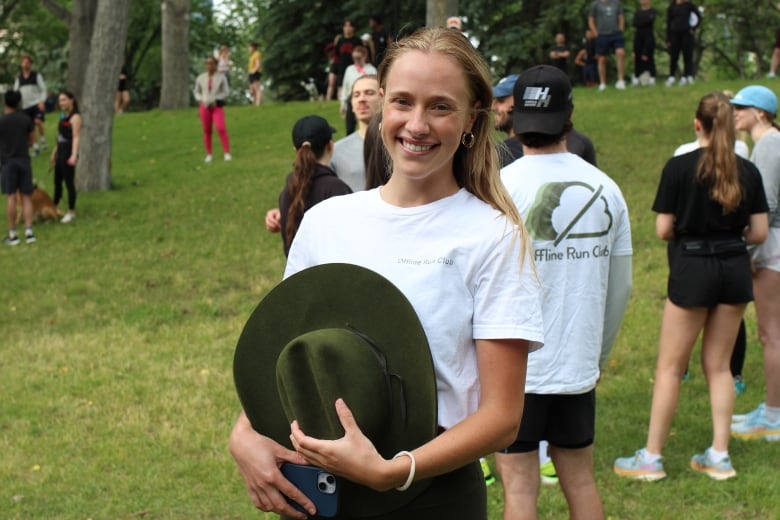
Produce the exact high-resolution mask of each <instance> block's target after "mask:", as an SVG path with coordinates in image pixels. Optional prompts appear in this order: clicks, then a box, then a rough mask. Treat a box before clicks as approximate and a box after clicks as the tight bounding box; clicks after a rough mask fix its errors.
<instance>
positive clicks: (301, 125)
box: [292, 116, 336, 148]
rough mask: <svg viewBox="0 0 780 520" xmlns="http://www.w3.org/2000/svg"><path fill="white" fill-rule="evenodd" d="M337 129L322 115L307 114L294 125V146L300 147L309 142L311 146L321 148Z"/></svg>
mask: <svg viewBox="0 0 780 520" xmlns="http://www.w3.org/2000/svg"><path fill="white" fill-rule="evenodd" d="M334 133H336V129H335V128H333V127H332V126H330V123H328V121H326V120H325V119H324V118H322V117H320V116H305V117H302V118H300V119H299V120H298V121H297V122H296V123H295V126H293V130H292V139H293V146H295V148H300V147H301V146H303V143H305V142H308V143H309V144H310V145H311V146H313V147H316V148H321V147H323V146H325V145H326V144H328V142H329V141H330V140H331V139H332V138H333V134H334Z"/></svg>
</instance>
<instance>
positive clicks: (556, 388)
mask: <svg viewBox="0 0 780 520" xmlns="http://www.w3.org/2000/svg"><path fill="white" fill-rule="evenodd" d="M514 102H515V111H514V119H513V120H514V130H515V134H516V135H517V139H519V140H520V142H521V143H522V145H523V157H522V158H520V159H518V160H516V161H515V162H513V163H512V164H510V165H509V166H507V167H505V168H503V169H502V170H501V180H502V181H503V183H504V185H505V186H506V188H507V191H509V194H510V195H511V196H512V199H513V200H514V201H515V204H516V205H517V209H518V211H519V212H520V215H521V216H522V217H523V220H524V222H525V224H526V228H527V229H528V234H529V235H530V236H531V240H532V244H533V249H534V251H535V259H536V262H535V265H536V271H537V274H538V275H539V280H540V282H541V284H542V293H543V299H542V318H543V321H544V324H545V327H544V348H543V349H541V350H539V351H537V352H533V353H531V354H529V356H528V370H527V374H526V382H525V406H524V408H523V418H522V421H521V422H520V430H519V431H518V433H517V438H516V439H515V440H514V441H513V442H512V444H511V445H510V446H509V447H507V448H505V449H504V450H501V451H500V452H498V453H496V466H497V467H498V470H499V474H500V475H501V478H502V481H503V483H504V503H505V509H504V519H505V520H516V519H520V518H536V517H537V511H536V503H537V499H538V496H539V491H540V469H541V468H540V465H539V462H540V461H539V457H538V454H537V449H538V447H539V443H540V441H543V440H547V441H548V443H549V453H550V455H551V457H552V461H553V464H554V467H555V470H556V473H557V478H558V481H559V482H560V484H561V489H562V490H563V494H564V496H565V497H566V501H567V502H568V505H569V518H571V519H573V520H580V519H581V520H584V519H599V518H604V510H603V506H602V503H601V497H600V496H599V491H598V488H597V487H596V480H595V476H594V469H593V440H594V436H595V429H596V384H597V382H598V380H599V378H600V377H601V367H603V365H604V363H605V362H606V360H607V357H608V355H609V352H610V350H611V349H612V345H613V343H614V341H615V338H616V337H617V333H618V330H619V329H620V323H621V322H622V320H623V314H624V313H625V310H626V305H627V304H628V298H629V295H630V293H631V256H632V253H633V251H632V247H631V227H630V222H629V215H628V207H627V205H626V202H625V200H624V199H623V194H622V193H621V192H620V188H619V187H618V185H617V184H615V182H614V181H612V179H610V178H609V177H608V176H607V175H606V174H605V173H604V172H602V171H600V170H598V169H597V168H595V167H594V166H592V165H591V164H588V163H587V162H585V161H584V160H583V159H581V158H580V157H577V156H576V155H573V154H571V153H569V152H567V149H566V134H567V133H568V132H569V131H570V130H571V128H572V122H571V115H572V112H573V111H574V104H573V103H572V89H571V83H570V82H569V77H568V76H567V75H566V74H564V73H563V72H562V71H561V70H559V69H557V68H556V67H552V66H549V65H538V66H536V67H532V68H530V69H528V70H526V71H524V72H522V73H521V74H520V79H518V80H517V82H516V83H515V85H514ZM564 200H565V203H564ZM564 213H565V215H564ZM575 226H576V227H575ZM575 230H576V231H575ZM572 250H576V251H603V252H604V254H600V255H597V256H591V255H571V254H568V253H567V251H572ZM574 302H576V303H574Z"/></svg>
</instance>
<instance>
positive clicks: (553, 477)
mask: <svg viewBox="0 0 780 520" xmlns="http://www.w3.org/2000/svg"><path fill="white" fill-rule="evenodd" d="M539 474H540V475H541V477H542V484H549V485H553V484H557V483H558V474H557V473H556V472H555V465H553V461H552V460H548V461H547V462H545V463H544V464H542V465H541V466H539Z"/></svg>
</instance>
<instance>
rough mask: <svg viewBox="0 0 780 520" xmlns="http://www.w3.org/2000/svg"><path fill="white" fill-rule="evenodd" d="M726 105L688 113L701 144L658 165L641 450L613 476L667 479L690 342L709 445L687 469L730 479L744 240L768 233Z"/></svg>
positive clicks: (751, 170)
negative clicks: (658, 313) (656, 256)
mask: <svg viewBox="0 0 780 520" xmlns="http://www.w3.org/2000/svg"><path fill="white" fill-rule="evenodd" d="M733 118H734V116H733V111H732V109H731V105H730V104H729V99H728V98H727V97H726V96H725V95H723V94H722V93H720V92H713V93H710V94H707V95H706V96H704V97H703V98H702V99H701V101H700V102H699V106H698V108H697V110H696V121H697V122H698V125H699V127H700V132H699V135H700V137H699V139H700V140H701V144H702V147H701V148H699V149H697V150H694V151H693V152H690V153H687V154H685V155H680V156H678V157H672V158H671V159H669V161H668V162H667V163H666V166H665V167H664V169H663V172H662V174H661V181H660V183H659V185H658V191H657V193H656V197H655V202H654V203H653V211H655V212H656V213H657V216H656V225H655V227H656V233H657V235H658V238H660V239H661V240H665V241H667V242H668V246H667V256H668V261H669V279H668V283H667V298H666V304H665V305H664V313H663V320H662V322H661V334H660V338H659V349H658V361H657V363H656V370H655V382H654V385H653V399H652V406H651V409H650V425H649V428H648V433H647V442H646V444H645V447H644V448H641V449H639V450H637V451H636V453H635V454H634V455H633V456H631V457H620V458H618V459H617V460H615V463H614V467H613V469H614V471H615V473H617V474H618V475H620V476H622V477H627V478H633V479H639V480H648V481H652V480H659V479H662V478H665V477H666V472H665V471H664V466H663V459H662V453H663V448H664V444H665V443H666V438H667V436H668V435H669V430H670V428H671V425H672V419H673V418H674V414H675V412H676V410H677V404H678V401H679V398H680V383H681V382H682V377H683V374H684V372H685V367H686V366H687V364H688V361H689V358H690V356H691V351H692V350H693V347H694V345H695V344H696V340H697V338H698V337H699V335H700V333H702V331H703V335H702V338H703V339H702V345H701V364H702V370H703V371H704V374H705V378H706V381H707V387H708V390H709V397H710V408H711V415H712V422H711V424H712V430H713V431H712V444H711V445H710V447H709V448H707V449H706V450H705V451H704V453H700V454H696V455H694V456H693V457H692V458H691V462H690V466H691V468H692V469H694V470H695V471H700V472H702V473H704V474H706V475H707V476H709V477H710V478H713V479H715V480H726V479H730V478H733V477H735V476H736V474H737V473H736V471H735V470H734V467H733V466H732V463H731V459H730V458H729V453H728V447H729V427H730V425H731V413H732V411H733V409H734V398H735V397H734V381H733V379H732V377H731V371H730V369H729V361H730V359H731V352H732V350H733V349H734V341H735V340H736V338H737V331H738V330H739V322H740V320H741V319H742V315H743V313H744V312H745V307H746V306H747V303H748V302H750V301H751V300H752V299H753V286H752V282H751V272H750V271H751V266H750V256H749V255H748V251H747V248H746V247H745V245H746V244H758V243H761V242H763V241H764V240H765V239H766V235H767V227H768V223H767V204H766V196H765V195H764V187H763V185H762V183H761V175H760V174H759V172H758V169H757V168H756V167H755V166H754V165H753V164H752V163H751V162H750V161H746V160H745V159H742V158H741V157H738V156H737V155H736V154H735V153H734V140H735V130H734V122H733Z"/></svg>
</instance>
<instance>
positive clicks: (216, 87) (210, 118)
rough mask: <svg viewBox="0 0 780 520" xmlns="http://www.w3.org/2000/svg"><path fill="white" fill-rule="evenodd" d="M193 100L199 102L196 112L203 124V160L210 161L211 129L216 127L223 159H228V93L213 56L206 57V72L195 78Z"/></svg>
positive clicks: (229, 157) (230, 158) (226, 85)
mask: <svg viewBox="0 0 780 520" xmlns="http://www.w3.org/2000/svg"><path fill="white" fill-rule="evenodd" d="M193 94H194V96H195V100H196V101H198V103H200V107H199V109H198V113H199V114H200V122H201V124H202V126H203V144H204V146H205V147H206V159H205V162H207V163H210V162H211V160H212V156H211V130H212V126H214V127H216V129H217V134H218V135H219V140H220V142H221V143H222V150H223V151H224V153H225V160H226V161H230V160H232V159H233V157H232V156H231V155H230V139H229V138H228V133H227V126H226V124H225V108H224V107H225V104H226V101H225V100H226V99H227V97H228V94H229V90H228V84H227V80H226V79H225V76H223V75H222V74H220V73H219V72H217V60H216V58H214V57H213V56H209V57H208V58H206V72H203V73H202V74H200V75H199V76H198V78H197V79H196V80H195V89H194V90H193Z"/></svg>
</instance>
